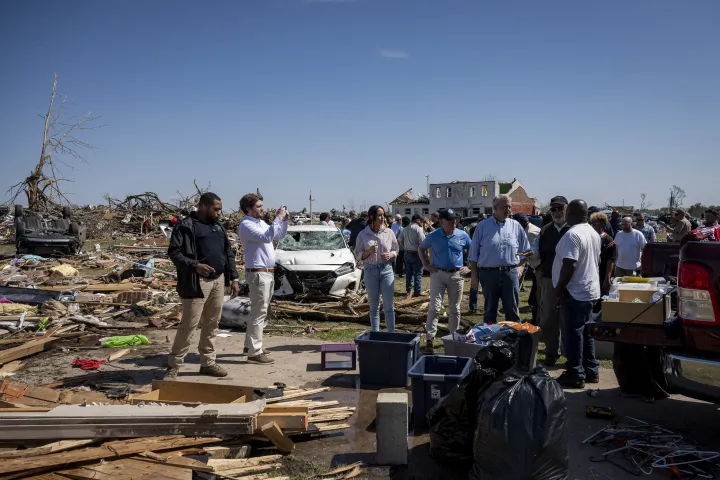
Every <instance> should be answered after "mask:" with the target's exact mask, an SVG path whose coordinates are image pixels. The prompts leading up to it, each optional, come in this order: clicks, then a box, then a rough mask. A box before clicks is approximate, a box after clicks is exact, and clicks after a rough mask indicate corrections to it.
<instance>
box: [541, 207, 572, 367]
mask: <svg viewBox="0 0 720 480" xmlns="http://www.w3.org/2000/svg"><path fill="white" fill-rule="evenodd" d="M567 206H568V201H567V198H565V197H563V196H560V195H558V196H556V197H553V198H552V199H551V200H550V215H551V216H552V223H548V224H547V225H545V226H544V227H543V228H542V229H541V230H540V235H539V236H538V248H537V252H538V255H539V259H535V260H539V261H540V265H539V267H538V268H536V269H535V274H536V275H537V276H538V288H539V292H538V293H539V297H540V305H539V313H540V318H539V319H538V320H539V321H538V323H539V324H540V328H541V329H542V331H541V337H542V341H543V342H544V343H545V365H546V366H548V367H551V366H553V365H555V364H556V363H557V358H558V356H559V355H560V317H559V315H558V310H557V308H555V303H556V302H555V287H554V286H553V281H552V267H553V262H554V261H555V248H556V247H557V245H558V243H559V242H560V239H561V238H562V237H563V235H565V234H566V233H567V231H568V230H569V229H570V227H569V226H568V225H567V222H566V220H565V211H566V210H567Z"/></svg>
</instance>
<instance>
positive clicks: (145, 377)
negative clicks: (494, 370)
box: [10, 278, 720, 480]
mask: <svg viewBox="0 0 720 480" xmlns="http://www.w3.org/2000/svg"><path fill="white" fill-rule="evenodd" d="M428 284H429V279H427V278H425V279H424V280H423V285H424V290H426V289H428V286H429V285H428ZM526 288H527V291H526V292H525V293H521V316H522V318H523V320H529V319H530V309H529V307H528V306H527V296H528V294H529V290H530V284H529V283H528V284H527V285H526ZM468 289H469V282H466V289H465V291H466V294H465V295H464V298H463V305H462V306H463V308H462V310H463V318H465V319H467V320H469V321H470V322H473V323H478V322H481V321H482V316H481V315H478V314H477V313H468V312H467V310H468V309H467V301H468V297H467V291H468ZM404 292H405V288H404V280H402V279H399V280H398V281H396V293H397V296H398V297H404ZM480 308H481V309H482V296H481V297H480ZM502 318H503V317H502V314H501V315H500V319H502ZM309 325H313V326H315V327H317V328H318V329H322V331H317V332H315V333H310V334H308V333H306V330H302V329H300V328H294V327H308V326H309ZM367 328H368V325H367V324H361V323H335V322H318V321H313V322H305V321H303V320H301V319H290V318H276V319H273V321H272V322H271V324H270V326H269V328H268V330H267V335H266V346H267V348H268V349H269V350H270V351H271V353H272V357H273V358H274V359H275V360H276V363H275V364H274V365H270V366H258V365H250V364H248V363H247V361H246V360H247V359H246V357H245V356H243V355H242V354H241V353H242V348H243V343H244V338H245V334H244V333H243V332H241V331H230V332H229V335H230V336H229V337H219V338H217V340H216V351H217V361H218V363H219V364H220V365H222V366H223V367H225V368H226V369H227V370H228V372H229V375H228V377H226V378H224V379H215V378H210V377H204V376H200V375H198V369H199V363H200V359H199V357H198V355H197V353H196V352H197V350H196V347H195V346H193V347H192V348H191V353H190V354H189V355H188V357H187V359H186V364H185V365H184V366H183V368H182V369H181V372H180V379H181V380H183V381H188V382H214V383H222V384H236V385H252V386H260V387H263V386H270V385H272V384H273V382H284V383H286V384H288V385H297V386H300V387H308V388H310V387H318V386H328V387H331V390H330V391H329V392H326V393H323V394H320V395H318V396H317V397H315V399H318V400H320V399H322V400H338V401H340V402H341V404H342V405H346V406H355V407H357V413H356V415H354V416H353V417H351V418H350V419H349V421H348V423H349V424H350V425H351V426H352V428H350V429H347V430H343V431H339V432H337V433H333V434H331V435H327V436H326V437H323V438H321V439H312V440H299V441H298V442H297V450H296V452H295V453H294V454H293V455H291V456H290V457H288V458H286V460H285V462H284V464H285V469H284V470H283V471H282V472H280V473H281V474H284V475H289V476H291V478H293V479H299V480H302V479H310V478H316V477H315V476H316V475H317V474H319V473H323V472H326V471H328V470H329V469H330V468H332V467H335V466H338V465H344V464H349V463H353V462H356V461H363V462H365V463H366V464H367V465H369V466H370V468H368V469H365V474H364V476H363V477H360V478H384V479H393V480H411V479H412V480H435V479H438V480H441V479H442V480H446V479H455V478H457V479H464V478H467V472H466V471H463V470H461V469H458V470H453V469H452V468H450V469H449V468H448V467H447V466H443V465H439V464H437V463H436V462H435V461H434V460H433V459H432V458H430V456H429V453H428V447H429V436H428V433H427V431H425V430H419V429H418V430H412V431H411V432H410V433H409V436H408V445H409V449H410V463H409V465H408V466H407V467H401V468H388V467H381V466H373V465H374V459H375V450H376V443H375V431H374V423H375V408H376V405H375V403H376V399H377V395H378V393H381V392H386V391H394V392H406V393H408V395H409V396H410V398H411V397H412V395H411V392H410V390H409V389H403V388H397V389H378V388H375V387H373V386H368V385H361V384H360V382H359V378H358V372H357V371H339V372H338V371H336V372H325V371H322V370H320V353H319V348H320V345H322V344H323V343H329V342H330V343H338V342H351V341H352V339H353V338H355V337H356V336H357V335H359V334H360V333H362V332H363V331H365V330H367ZM398 329H399V330H402V331H408V332H422V331H423V327H422V326H421V325H399V326H398ZM121 333H122V334H129V333H143V334H145V335H147V336H148V338H149V339H150V341H151V345H147V346H141V347H136V348H135V349H134V350H133V351H132V352H131V353H130V354H129V355H127V356H125V357H123V358H121V359H119V360H117V361H114V362H112V363H108V364H105V365H103V366H102V367H101V370H100V372H104V374H105V375H106V381H108V382H126V383H129V384H131V385H132V386H133V388H134V389H135V391H136V392H145V391H149V390H150V384H151V382H152V380H153V379H160V378H162V375H163V372H164V369H165V362H166V357H167V353H168V352H169V349H170V346H171V344H172V341H173V339H174V335H175V330H174V329H170V330H159V329H144V328H143V329H140V330H138V331H137V332H135V331H125V332H121ZM115 334H118V333H115ZM436 345H437V346H438V347H441V345H442V343H441V342H440V341H439V340H438V341H437V343H436ZM440 351H441V349H440ZM108 353H109V352H108V350H107V349H103V348H100V347H97V346H95V342H94V341H92V339H90V340H86V341H85V342H83V343H79V342H78V341H77V340H66V341H62V342H60V343H59V344H58V345H57V346H56V347H55V348H53V349H51V350H49V351H47V352H44V353H41V354H38V355H35V356H32V357H29V358H28V359H26V360H25V364H24V367H23V368H22V369H21V370H20V371H18V372H17V373H16V374H15V375H14V376H12V377H10V379H11V380H13V381H19V382H24V383H28V384H31V385H39V384H46V383H49V382H52V381H57V380H60V379H68V378H74V379H75V384H76V385H78V386H82V385H83V384H84V383H86V382H85V381H84V380H83V378H84V377H86V376H88V375H92V373H86V372H81V371H79V370H77V369H74V368H72V366H71V362H72V360H74V359H76V358H95V359H106V358H107V356H108ZM539 360H542V355H539ZM551 373H552V374H553V375H558V374H559V373H560V371H559V370H558V369H553V370H552V371H551ZM593 387H595V386H593ZM596 387H597V388H598V389H599V391H598V396H597V397H596V398H591V397H589V396H588V395H587V394H586V392H585V391H582V390H568V391H566V398H567V401H568V405H569V413H568V423H567V434H568V441H569V451H570V459H571V462H570V475H569V478H570V479H589V478H593V477H592V476H591V474H590V472H591V467H592V468H596V469H597V470H599V471H600V472H603V473H605V474H607V475H608V476H609V477H608V478H613V479H623V478H630V477H631V475H630V474H629V473H627V472H625V471H623V470H622V469H620V468H618V467H616V466H613V465H611V464H608V463H594V462H593V461H592V460H591V459H593V460H595V459H596V458H593V457H597V456H598V455H599V454H600V453H601V450H600V449H599V448H596V447H592V446H586V445H582V444H581V441H582V440H583V439H585V438H587V437H588V436H590V435H591V434H592V433H594V432H595V431H597V430H599V429H601V428H602V427H603V426H605V425H606V424H607V421H603V420H596V419H587V418H586V417H585V413H584V410H585V406H586V405H588V404H592V405H602V406H612V407H613V408H614V409H615V410H616V411H617V413H618V419H622V418H623V417H625V416H633V417H636V418H640V419H642V420H644V421H646V422H649V423H658V424H660V425H663V426H664V427H666V428H668V429H671V430H673V431H675V432H678V433H680V434H683V435H685V436H686V437H688V438H692V439H694V440H695V441H697V442H698V443H699V444H700V445H702V446H704V447H706V448H707V449H710V450H717V449H718V448H720V438H718V437H717V425H720V410H718V408H717V406H715V405H712V404H708V403H704V402H698V401H694V400H690V399H687V398H684V397H680V396H673V397H671V398H669V399H666V400H659V401H657V402H655V403H645V402H643V401H642V400H640V399H636V398H626V397H624V396H623V395H621V393H620V391H619V388H618V385H617V382H616V380H615V377H614V374H613V371H612V369H611V363H610V362H607V361H606V362H604V363H603V368H602V371H601V383H600V384H599V385H597V386H596ZM80 388H82V387H80ZM411 403H412V402H411ZM596 475H597V474H596ZM598 478H599V477H598ZM650 478H661V476H660V475H659V474H656V475H655V476H654V477H650Z"/></svg>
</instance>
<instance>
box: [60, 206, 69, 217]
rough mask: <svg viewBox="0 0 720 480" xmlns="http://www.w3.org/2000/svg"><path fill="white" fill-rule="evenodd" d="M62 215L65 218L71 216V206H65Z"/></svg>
mask: <svg viewBox="0 0 720 480" xmlns="http://www.w3.org/2000/svg"><path fill="white" fill-rule="evenodd" d="M62 216H63V218H70V207H63V209H62Z"/></svg>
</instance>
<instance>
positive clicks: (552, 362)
mask: <svg viewBox="0 0 720 480" xmlns="http://www.w3.org/2000/svg"><path fill="white" fill-rule="evenodd" d="M556 363H557V357H551V356H546V357H545V361H544V362H543V365H545V366H546V367H554V366H555V364H556Z"/></svg>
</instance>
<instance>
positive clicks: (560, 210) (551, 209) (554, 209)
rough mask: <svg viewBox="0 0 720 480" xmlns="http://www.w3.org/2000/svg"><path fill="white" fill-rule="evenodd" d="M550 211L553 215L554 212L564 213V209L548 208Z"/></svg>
mask: <svg viewBox="0 0 720 480" xmlns="http://www.w3.org/2000/svg"><path fill="white" fill-rule="evenodd" d="M550 211H551V212H553V213H554V212H564V211H565V207H550Z"/></svg>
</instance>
